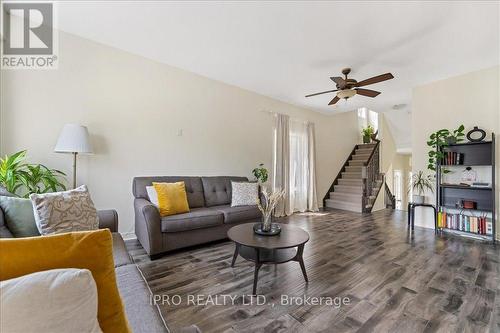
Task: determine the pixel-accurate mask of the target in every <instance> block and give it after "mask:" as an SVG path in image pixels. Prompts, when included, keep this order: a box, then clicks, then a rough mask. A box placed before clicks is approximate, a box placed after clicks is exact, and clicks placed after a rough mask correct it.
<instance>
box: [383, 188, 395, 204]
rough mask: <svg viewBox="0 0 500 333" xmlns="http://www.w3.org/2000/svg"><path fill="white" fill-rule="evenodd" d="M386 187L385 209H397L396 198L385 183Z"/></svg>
mask: <svg viewBox="0 0 500 333" xmlns="http://www.w3.org/2000/svg"><path fill="white" fill-rule="evenodd" d="M384 184H385V185H384V187H385V208H392V209H396V196H395V195H394V194H392V192H391V189H390V188H389V186H388V185H387V182H384Z"/></svg>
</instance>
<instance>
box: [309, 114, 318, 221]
mask: <svg viewBox="0 0 500 333" xmlns="http://www.w3.org/2000/svg"><path fill="white" fill-rule="evenodd" d="M307 158H308V162H309V165H308V168H309V170H308V171H309V172H308V176H309V178H308V183H307V210H310V211H313V212H317V211H318V210H319V209H318V195H317V192H316V130H315V127H314V123H307Z"/></svg>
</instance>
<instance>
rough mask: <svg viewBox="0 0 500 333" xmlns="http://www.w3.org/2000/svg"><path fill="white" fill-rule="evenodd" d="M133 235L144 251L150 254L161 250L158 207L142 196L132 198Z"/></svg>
mask: <svg viewBox="0 0 500 333" xmlns="http://www.w3.org/2000/svg"><path fill="white" fill-rule="evenodd" d="M134 211H135V235H136V236H137V239H138V240H139V242H140V243H141V245H142V247H143V248H144V249H145V250H146V252H147V253H148V254H149V255H150V256H152V255H155V254H158V253H160V252H162V251H163V247H162V237H163V235H162V232H161V218H160V212H159V211H158V208H156V207H155V206H154V205H153V204H152V203H151V202H149V201H148V200H146V199H143V198H136V199H135V200H134Z"/></svg>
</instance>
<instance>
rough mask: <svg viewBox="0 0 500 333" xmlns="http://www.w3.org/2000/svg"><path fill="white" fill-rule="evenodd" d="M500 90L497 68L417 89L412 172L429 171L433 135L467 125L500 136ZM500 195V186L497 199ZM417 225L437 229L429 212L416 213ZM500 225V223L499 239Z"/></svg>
mask: <svg viewBox="0 0 500 333" xmlns="http://www.w3.org/2000/svg"><path fill="white" fill-rule="evenodd" d="M499 88H500V87H499V67H498V66H497V67H493V68H488V69H484V70H480V71H476V72H473V73H468V74H464V75H461V76H457V77H452V78H449V79H446V80H441V81H437V82H433V83H430V84H426V85H423V86H420V87H416V88H414V89H413V100H412V108H413V111H412V146H413V147H412V149H413V155H412V156H413V157H412V165H413V167H412V169H413V172H416V171H418V170H426V169H427V160H428V157H427V151H428V148H427V144H426V142H427V139H428V137H429V135H430V134H431V133H432V132H435V131H437V130H439V129H441V128H448V129H455V128H457V127H458V126H459V125H460V124H464V125H465V128H466V132H467V131H468V130H470V129H471V128H472V127H474V126H475V125H477V126H479V127H480V128H483V129H485V130H486V131H487V133H488V137H490V133H491V132H495V133H496V134H497V135H498V134H500V133H499V129H500V119H499V112H500V109H499V91H500V90H499ZM499 151H500V150H497V159H496V165H497V166H500V163H499V162H500V160H499V158H500V157H499V156H500V154H499V153H498V152H499ZM497 169H498V168H497ZM497 175H498V170H497ZM497 179H498V177H497ZM498 194H499V191H498V182H497V192H496V195H497V199H498V198H499V196H498ZM427 200H428V201H429V202H432V203H434V202H435V199H434V196H433V195H431V194H428V197H427ZM497 205H498V200H497ZM497 211H498V207H497ZM415 223H416V225H420V226H424V227H428V228H433V227H434V222H433V220H432V217H431V215H430V212H427V213H424V214H422V210H420V209H418V210H417V214H416V220H415ZM498 225H499V224H498V222H497V237H498Z"/></svg>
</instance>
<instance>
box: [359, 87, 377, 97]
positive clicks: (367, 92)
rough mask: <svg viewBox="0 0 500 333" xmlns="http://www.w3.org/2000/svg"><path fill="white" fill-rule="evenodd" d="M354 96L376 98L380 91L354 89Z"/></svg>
mask: <svg viewBox="0 0 500 333" xmlns="http://www.w3.org/2000/svg"><path fill="white" fill-rule="evenodd" d="M354 90H356V94H358V95H363V96H367V97H377V96H378V95H380V91H375V90H370V89H354Z"/></svg>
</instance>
